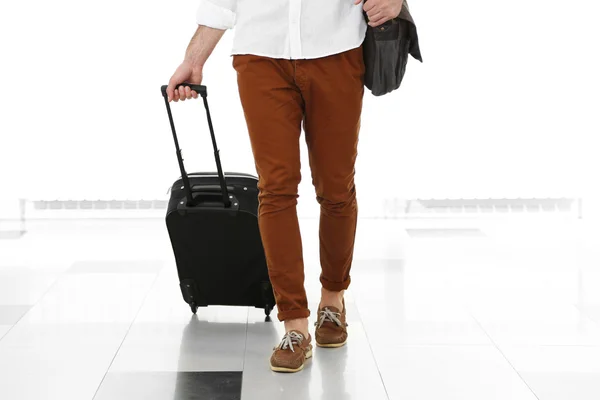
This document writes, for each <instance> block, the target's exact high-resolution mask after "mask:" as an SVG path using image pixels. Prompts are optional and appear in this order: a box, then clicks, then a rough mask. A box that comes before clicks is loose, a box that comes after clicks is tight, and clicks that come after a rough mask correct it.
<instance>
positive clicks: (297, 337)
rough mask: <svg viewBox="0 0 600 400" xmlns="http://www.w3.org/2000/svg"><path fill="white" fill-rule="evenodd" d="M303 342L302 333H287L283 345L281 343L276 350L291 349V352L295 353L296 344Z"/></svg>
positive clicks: (282, 341)
mask: <svg viewBox="0 0 600 400" xmlns="http://www.w3.org/2000/svg"><path fill="white" fill-rule="evenodd" d="M302 340H304V336H302V335H301V334H300V333H297V332H287V333H286V334H285V335H284V336H283V339H282V340H281V343H279V346H277V347H276V348H275V349H282V350H285V349H287V348H288V347H289V348H290V350H292V352H294V344H300V343H301V342H302Z"/></svg>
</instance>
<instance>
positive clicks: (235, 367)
mask: <svg viewBox="0 0 600 400" xmlns="http://www.w3.org/2000/svg"><path fill="white" fill-rule="evenodd" d="M242 309H243V308H242ZM200 312H201V311H200ZM190 314H191V313H190ZM245 347H246V318H244V319H242V320H240V321H239V322H229V323H228V322H214V321H212V322H208V321H206V320H202V319H201V317H200V318H198V317H197V316H194V317H191V318H190V320H189V321H188V322H187V323H183V324H177V323H145V322H144V323H135V324H134V325H133V326H132V328H131V330H130V331H129V334H128V335H127V339H126V340H125V342H124V343H123V346H122V347H121V349H120V350H119V354H118V355H117V357H116V358H115V361H114V363H113V365H112V367H111V371H242V370H243V366H244V350H245Z"/></svg>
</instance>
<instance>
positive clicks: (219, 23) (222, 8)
mask: <svg viewBox="0 0 600 400" xmlns="http://www.w3.org/2000/svg"><path fill="white" fill-rule="evenodd" d="M237 2H238V0H200V5H199V6H198V11H197V13H196V22H197V23H198V25H205V26H208V27H210V28H215V29H232V28H233V27H234V26H235V19H236V14H235V13H236V9H237Z"/></svg>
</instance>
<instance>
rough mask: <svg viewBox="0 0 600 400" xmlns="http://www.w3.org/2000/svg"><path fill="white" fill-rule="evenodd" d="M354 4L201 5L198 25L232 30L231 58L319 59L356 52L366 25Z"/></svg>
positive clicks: (262, 0)
mask: <svg viewBox="0 0 600 400" xmlns="http://www.w3.org/2000/svg"><path fill="white" fill-rule="evenodd" d="M362 7H363V3H362V2H361V3H360V4H358V5H355V4H354V0H200V6H199V7H198V12H197V15H196V22H197V23H198V25H205V26H209V27H211V28H217V29H233V28H234V27H235V29H234V37H233V49H232V50H231V55H234V54H254V55H259V56H266V57H271V58H285V59H294V60H296V59H303V58H318V57H324V56H328V55H332V54H337V53H341V52H343V51H346V50H351V49H354V48H356V47H358V46H360V45H361V44H362V42H363V40H364V38H365V33H366V30H367V23H366V22H365V20H364V16H363V13H362Z"/></svg>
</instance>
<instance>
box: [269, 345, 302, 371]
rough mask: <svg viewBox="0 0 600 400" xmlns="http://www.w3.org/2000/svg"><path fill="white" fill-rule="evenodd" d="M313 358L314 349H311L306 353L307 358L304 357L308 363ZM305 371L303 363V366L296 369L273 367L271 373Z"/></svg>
mask: <svg viewBox="0 0 600 400" xmlns="http://www.w3.org/2000/svg"><path fill="white" fill-rule="evenodd" d="M311 357H312V349H310V350H309V351H308V352H307V353H306V356H304V360H305V361H306V360H308V359H309V358H311ZM303 369H304V363H302V365H301V366H300V367H298V368H296V369H293V368H285V367H274V366H273V365H271V371H274V372H299V371H302V370H303Z"/></svg>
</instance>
